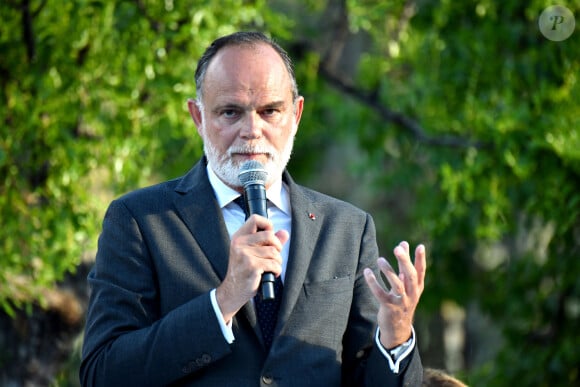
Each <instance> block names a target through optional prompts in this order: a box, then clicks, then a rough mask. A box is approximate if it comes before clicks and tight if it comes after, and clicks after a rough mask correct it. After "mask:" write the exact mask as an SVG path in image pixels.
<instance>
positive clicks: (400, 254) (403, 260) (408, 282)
mask: <svg viewBox="0 0 580 387" xmlns="http://www.w3.org/2000/svg"><path fill="white" fill-rule="evenodd" d="M393 253H394V254H395V257H396V258H397V261H398V263H399V270H400V273H399V278H400V280H401V281H402V282H403V284H404V287H405V290H406V292H407V294H408V295H409V296H410V297H412V298H416V299H418V298H419V296H420V295H421V293H422V291H423V286H424V279H425V270H426V263H425V262H426V261H425V246H423V245H419V246H417V248H416V249H415V265H413V263H412V262H411V257H410V252H409V244H408V243H407V242H405V241H403V242H401V243H399V245H398V246H396V247H395V249H394V250H393Z"/></svg>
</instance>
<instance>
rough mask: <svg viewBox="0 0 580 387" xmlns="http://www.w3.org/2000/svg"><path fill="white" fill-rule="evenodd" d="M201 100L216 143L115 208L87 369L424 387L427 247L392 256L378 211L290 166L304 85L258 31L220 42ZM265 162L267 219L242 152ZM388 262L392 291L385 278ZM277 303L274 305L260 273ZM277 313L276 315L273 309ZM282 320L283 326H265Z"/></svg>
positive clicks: (205, 380)
mask: <svg viewBox="0 0 580 387" xmlns="http://www.w3.org/2000/svg"><path fill="white" fill-rule="evenodd" d="M195 79H196V87H197V98H196V100H195V101H193V100H192V101H189V110H190V113H191V116H192V118H193V120H194V122H195V124H196V126H197V129H198V132H199V134H200V136H201V137H202V139H203V141H204V153H205V157H204V158H203V159H202V160H200V161H199V162H198V163H197V164H196V165H195V166H194V167H193V168H192V170H191V171H190V172H189V173H187V174H186V175H185V176H183V177H181V178H178V179H175V180H172V181H168V182H165V183H162V184H159V185H156V186H153V187H149V188H144V189H141V190H137V191H135V192H132V193H129V194H127V195H124V196H123V197H121V198H119V199H117V200H115V201H113V202H112V203H111V205H110V207H109V209H108V210H107V214H106V215H105V219H104V222H103V230H102V234H101V236H100V238H99V249H98V253H97V258H96V263H95V266H94V268H93V270H92V271H91V273H90V274H89V283H90V286H91V290H92V292H91V298H90V304H89V310H88V315H87V324H86V332H85V341H84V346H83V354H82V364H81V369H80V376H81V382H82V384H83V385H86V386H93V385H100V386H121V385H122V386H130V385H134V386H163V385H180V386H236V387H238V386H266V385H272V386H300V387H302V386H400V385H408V386H413V385H415V386H417V385H420V383H421V378H422V367H421V361H420V358H419V354H418V350H417V345H416V341H415V340H416V339H415V334H414V331H413V328H412V321H413V315H414V312H415V309H416V307H417V304H418V302H419V298H420V296H421V293H422V291H423V287H424V278H425V269H426V263H425V262H426V257H425V248H424V247H423V246H422V245H419V246H418V247H417V248H416V249H415V251H414V259H415V263H414V264H413V263H412V261H411V258H410V250H409V245H408V244H407V243H406V242H402V243H401V244H399V245H398V246H397V247H395V249H394V255H395V257H396V259H397V261H398V266H399V272H398V273H397V272H395V270H394V269H393V268H392V267H391V266H390V265H389V263H388V262H387V261H386V260H385V259H384V258H379V255H378V248H377V243H376V237H375V226H374V223H373V220H372V218H371V216H370V215H369V214H367V213H365V212H363V211H361V210H359V209H357V208H355V207H354V206H352V205H350V204H348V203H345V202H343V201H339V200H337V199H333V198H330V197H328V196H325V195H323V194H321V193H318V192H314V191H312V190H309V189H307V188H304V187H302V186H299V185H297V184H296V183H295V182H294V181H293V180H292V178H291V177H290V175H289V174H288V173H287V172H286V171H285V167H286V164H287V162H288V160H289V158H290V153H291V150H292V144H293V141H294V137H295V135H296V132H297V129H298V124H299V121H300V116H301V114H302V108H303V103H304V99H303V97H302V96H300V95H299V94H298V88H297V86H296V80H295V77H294V73H293V69H292V64H291V61H290V59H289V58H288V56H287V54H286V52H285V51H284V50H283V49H282V48H280V47H279V46H278V45H277V44H276V43H274V42H273V41H271V40H269V39H268V38H266V37H265V36H264V35H263V34H260V33H251V32H241V33H236V34H232V35H229V36H226V37H223V38H220V39H218V40H216V41H215V42H214V43H213V44H212V45H211V46H210V47H209V48H208V49H207V50H206V52H205V54H204V55H203V57H202V58H201V59H200V61H199V63H198V68H197V70H196V74H195ZM248 160H256V161H259V162H260V163H261V164H263V165H264V168H265V169H266V170H267V171H268V179H267V180H266V182H265V187H266V189H267V197H268V203H269V204H268V217H267V218H266V217H262V216H259V215H252V216H250V217H249V218H248V219H247V220H246V219H245V216H244V213H243V211H242V208H241V207H240V206H239V205H238V204H236V198H237V197H239V196H240V194H241V193H242V192H243V188H242V187H241V186H240V183H239V179H238V174H239V172H240V166H241V165H242V164H243V163H244V162H247V161H248ZM375 265H378V268H379V269H380V271H382V273H384V275H385V277H386V278H387V280H388V282H389V286H388V287H389V288H390V290H387V289H385V288H384V287H383V286H382V284H381V283H379V281H378V280H377V276H378V274H376V273H373V271H372V270H371V269H369V267H372V266H375ZM265 272H272V273H274V274H275V276H276V277H277V278H278V279H279V280H278V286H280V287H277V288H276V289H277V290H276V292H277V293H276V299H277V300H279V301H280V304H279V305H278V306H276V308H279V309H277V310H275V311H270V312H268V313H269V317H270V319H269V320H270V321H269V322H268V321H267V320H268V319H261V316H262V315H263V314H262V310H264V308H265V307H264V306H263V305H264V304H267V305H269V306H268V307H271V306H272V305H274V303H267V302H264V301H263V300H261V299H260V298H259V297H255V296H256V294H257V292H258V288H259V284H260V278H261V276H262V274H263V273H265ZM272 320H273V321H272ZM268 323H270V324H273V325H272V326H271V328H266V325H267V324H268Z"/></svg>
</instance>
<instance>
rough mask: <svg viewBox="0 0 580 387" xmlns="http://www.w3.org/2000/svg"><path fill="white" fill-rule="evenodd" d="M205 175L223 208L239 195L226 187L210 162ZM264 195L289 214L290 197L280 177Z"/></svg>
mask: <svg viewBox="0 0 580 387" xmlns="http://www.w3.org/2000/svg"><path fill="white" fill-rule="evenodd" d="M206 168H207V176H208V178H209V182H210V184H211V186H212V188H213V191H214V193H215V196H216V199H217V201H218V204H219V206H220V208H224V207H225V206H227V205H228V204H230V203H231V202H232V201H233V200H234V199H236V198H237V197H238V196H240V193H239V192H238V191H236V190H234V189H232V188H230V187H228V186H227V185H226V184H225V183H224V182H223V181H222V180H221V179H220V178H219V177H218V176H217V175H216V174H215V172H214V171H213V169H212V168H211V165H210V163H209V162H208V163H207V167H206ZM266 197H267V198H268V200H269V201H270V202H272V204H274V205H275V206H276V207H278V209H280V210H281V211H283V212H284V213H286V214H287V215H290V197H289V195H288V188H287V187H286V185H285V184H283V183H282V177H280V178H279V179H277V180H276V181H275V182H274V183H273V184H272V185H271V186H270V188H268V189H267V190H266Z"/></svg>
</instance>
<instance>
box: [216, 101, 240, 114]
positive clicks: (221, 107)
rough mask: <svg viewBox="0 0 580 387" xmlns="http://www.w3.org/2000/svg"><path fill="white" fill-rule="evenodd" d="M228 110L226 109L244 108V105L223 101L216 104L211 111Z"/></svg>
mask: <svg viewBox="0 0 580 387" xmlns="http://www.w3.org/2000/svg"><path fill="white" fill-rule="evenodd" d="M224 109H225V110H228V109H236V110H240V109H241V110H244V106H242V105H240V104H235V103H231V102H230V103H224V104H223V105H218V106H216V107H215V108H214V109H213V111H214V112H219V111H220V110H224Z"/></svg>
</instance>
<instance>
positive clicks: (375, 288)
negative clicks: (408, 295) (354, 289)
mask: <svg viewBox="0 0 580 387" xmlns="http://www.w3.org/2000/svg"><path fill="white" fill-rule="evenodd" d="M381 261H382V262H381ZM379 262H380V263H379ZM377 263H378V264H379V266H382V267H381V272H383V273H384V274H385V276H386V277H387V281H389V284H391V290H390V291H386V290H385V289H384V288H383V285H382V284H381V283H379V281H378V280H377V278H376V276H375V274H374V273H373V271H372V270H371V269H369V268H366V269H365V270H364V276H365V280H366V282H367V285H368V286H369V288H370V289H371V292H372V293H373V295H374V296H375V298H376V299H377V300H378V301H379V302H380V303H381V304H397V303H400V302H401V300H402V295H401V294H400V293H397V291H396V290H395V288H396V287H398V288H401V286H400V285H395V286H393V283H392V282H391V281H394V282H395V283H396V282H399V284H400V281H399V280H398V279H397V275H396V274H395V273H394V271H393V269H392V268H391V267H390V265H389V263H388V262H387V261H386V260H385V259H384V258H379V260H378V261H377ZM384 264H386V265H387V266H388V268H387V266H384Z"/></svg>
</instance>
